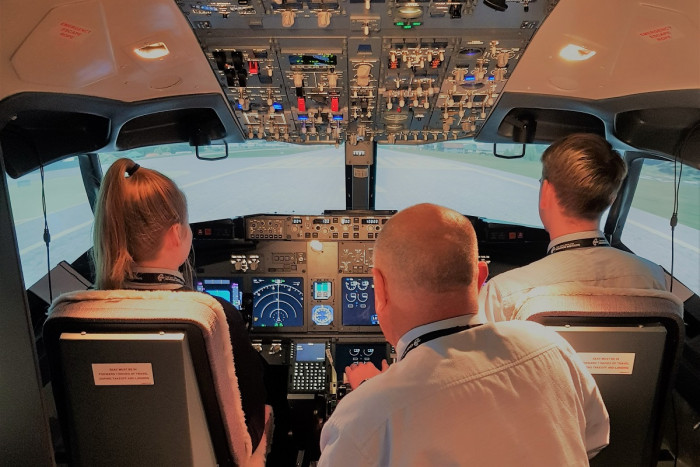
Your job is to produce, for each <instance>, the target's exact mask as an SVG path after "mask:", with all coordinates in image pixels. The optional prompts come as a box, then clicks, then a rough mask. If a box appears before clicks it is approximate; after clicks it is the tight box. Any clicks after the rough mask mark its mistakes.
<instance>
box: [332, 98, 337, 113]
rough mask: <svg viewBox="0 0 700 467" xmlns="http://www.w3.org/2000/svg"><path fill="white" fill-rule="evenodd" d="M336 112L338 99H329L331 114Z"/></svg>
mask: <svg viewBox="0 0 700 467" xmlns="http://www.w3.org/2000/svg"><path fill="white" fill-rule="evenodd" d="M337 111H338V98H337V97H331V112H337Z"/></svg>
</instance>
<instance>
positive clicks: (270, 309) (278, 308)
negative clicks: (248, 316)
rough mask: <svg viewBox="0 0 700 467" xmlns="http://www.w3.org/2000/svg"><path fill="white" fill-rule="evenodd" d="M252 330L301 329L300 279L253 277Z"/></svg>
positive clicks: (302, 301) (301, 294)
mask: <svg viewBox="0 0 700 467" xmlns="http://www.w3.org/2000/svg"><path fill="white" fill-rule="evenodd" d="M252 290H253V327H301V326H303V325H304V280H303V279H302V278H301V277H254V278H253V280H252Z"/></svg>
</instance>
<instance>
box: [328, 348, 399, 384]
mask: <svg viewBox="0 0 700 467" xmlns="http://www.w3.org/2000/svg"><path fill="white" fill-rule="evenodd" d="M386 347H387V346H386V344H379V343H377V344H367V343H358V344H336V345H335V359H334V362H333V363H334V365H335V371H336V373H337V374H338V379H339V380H340V379H341V378H342V375H343V373H345V367H346V366H350V365H352V364H353V363H363V362H372V363H374V365H375V366H376V367H377V368H378V369H381V368H382V360H384V359H386V358H387V348H386Z"/></svg>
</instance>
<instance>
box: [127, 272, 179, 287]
mask: <svg viewBox="0 0 700 467" xmlns="http://www.w3.org/2000/svg"><path fill="white" fill-rule="evenodd" d="M129 282H132V283H135V284H177V285H181V286H184V285H185V281H184V280H183V279H182V277H178V276H176V275H175V274H168V273H167V272H136V273H135V275H134V277H133V278H132V279H129Z"/></svg>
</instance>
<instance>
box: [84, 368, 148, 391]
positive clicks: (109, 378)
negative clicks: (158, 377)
mask: <svg viewBox="0 0 700 467" xmlns="http://www.w3.org/2000/svg"><path fill="white" fill-rule="evenodd" d="M92 376H93V378H94V379H95V386H148V385H153V384H154V382H153V367H152V366H151V364H150V363H93V364H92Z"/></svg>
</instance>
